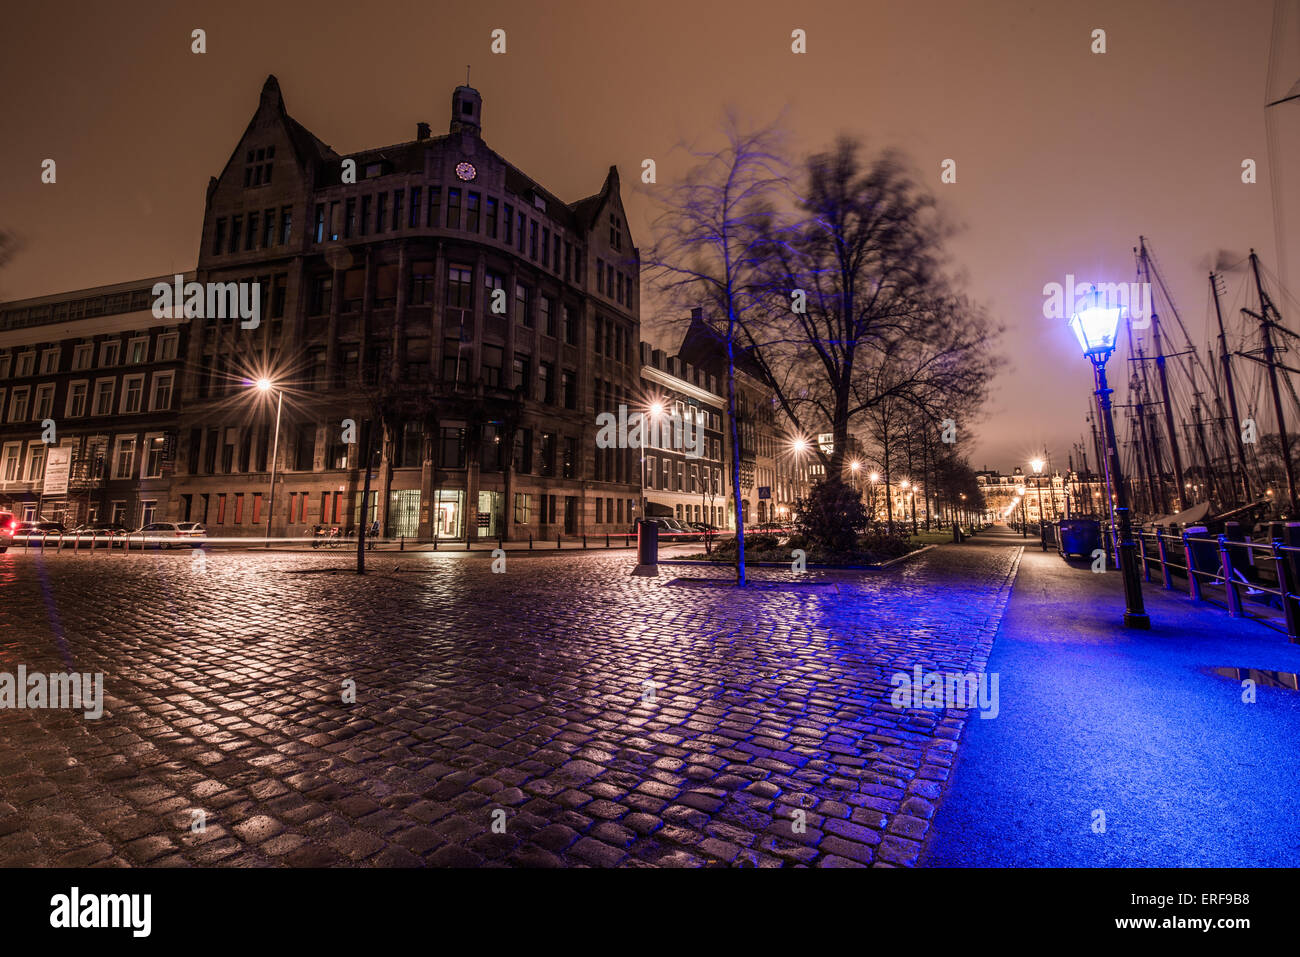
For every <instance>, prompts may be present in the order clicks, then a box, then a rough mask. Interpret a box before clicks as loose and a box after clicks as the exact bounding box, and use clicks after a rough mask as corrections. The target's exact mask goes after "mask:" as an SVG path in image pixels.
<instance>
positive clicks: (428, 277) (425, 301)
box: [411, 262, 433, 306]
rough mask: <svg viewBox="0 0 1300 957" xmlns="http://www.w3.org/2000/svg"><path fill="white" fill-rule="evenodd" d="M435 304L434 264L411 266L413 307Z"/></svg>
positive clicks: (419, 263) (423, 263) (422, 263)
mask: <svg viewBox="0 0 1300 957" xmlns="http://www.w3.org/2000/svg"><path fill="white" fill-rule="evenodd" d="M432 302H433V263H432V262H417V263H413V264H412V265H411V305H413V306H427V305H429V304H431V303H432Z"/></svg>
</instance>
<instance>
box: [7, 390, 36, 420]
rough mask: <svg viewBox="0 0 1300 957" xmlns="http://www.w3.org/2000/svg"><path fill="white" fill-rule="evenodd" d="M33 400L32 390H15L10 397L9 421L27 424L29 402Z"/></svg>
mask: <svg viewBox="0 0 1300 957" xmlns="http://www.w3.org/2000/svg"><path fill="white" fill-rule="evenodd" d="M30 398H31V390H30V389H29V388H28V387H27V386H23V387H22V388H21V389H14V391H13V392H12V393H11V394H10V396H9V421H10V422H26V421H27V402H28V399H30Z"/></svg>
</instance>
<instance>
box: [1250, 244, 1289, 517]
mask: <svg viewBox="0 0 1300 957" xmlns="http://www.w3.org/2000/svg"><path fill="white" fill-rule="evenodd" d="M1250 268H1251V270H1252V271H1253V272H1254V274H1255V289H1256V290H1257V291H1258V292H1259V315H1260V320H1259V330H1260V334H1261V335H1262V336H1263V339H1264V362H1265V363H1266V364H1267V365H1268V383H1269V389H1270V391H1271V392H1272V393H1273V411H1274V413H1275V414H1276V415H1277V432H1278V439H1279V441H1280V443H1281V445H1282V467H1283V468H1284V469H1285V470H1286V494H1287V502H1288V503H1289V504H1290V507H1291V513H1290V514H1291V515H1292V516H1294V515H1295V514H1296V513H1297V512H1300V504H1297V500H1296V487H1295V468H1294V467H1293V466H1292V465H1291V439H1290V437H1289V436H1288V435H1287V432H1286V419H1284V418H1283V416H1282V393H1281V391H1280V390H1279V389H1278V385H1277V364H1276V361H1275V359H1274V351H1273V335H1272V333H1271V331H1270V330H1269V324H1270V320H1269V318H1268V310H1269V301H1268V295H1267V294H1266V293H1265V292H1264V284H1263V283H1262V282H1261V281H1260V278H1259V257H1258V256H1256V255H1255V250H1253V249H1252V250H1251V251H1250Z"/></svg>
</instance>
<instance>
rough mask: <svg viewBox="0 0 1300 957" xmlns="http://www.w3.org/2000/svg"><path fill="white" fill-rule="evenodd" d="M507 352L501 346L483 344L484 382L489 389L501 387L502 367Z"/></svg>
mask: <svg viewBox="0 0 1300 957" xmlns="http://www.w3.org/2000/svg"><path fill="white" fill-rule="evenodd" d="M504 362H505V354H504V351H503V350H502V348H501V347H500V346H494V345H486V344H485V345H484V346H483V384H484V385H485V386H487V387H488V388H489V389H499V388H501V369H502V365H503V364H504Z"/></svg>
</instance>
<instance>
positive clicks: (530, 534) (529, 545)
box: [528, 532, 533, 552]
mask: <svg viewBox="0 0 1300 957" xmlns="http://www.w3.org/2000/svg"><path fill="white" fill-rule="evenodd" d="M528 550H529V551H530V552H531V551H532V550H533V533H532V532H529V533H528Z"/></svg>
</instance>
